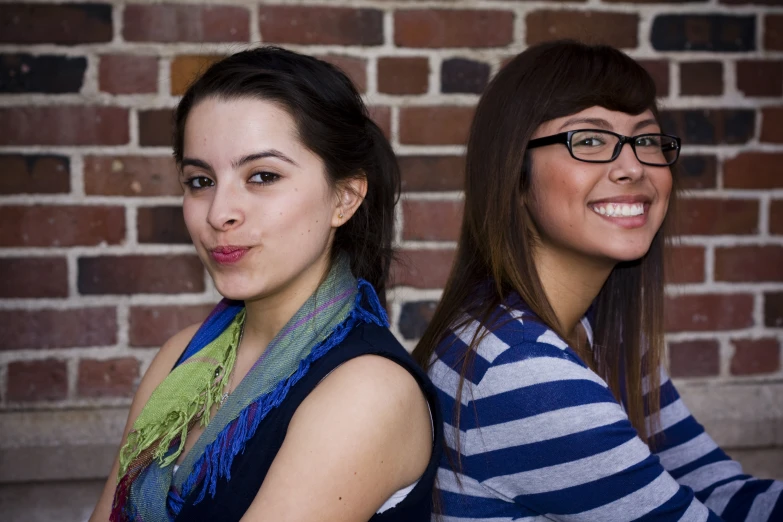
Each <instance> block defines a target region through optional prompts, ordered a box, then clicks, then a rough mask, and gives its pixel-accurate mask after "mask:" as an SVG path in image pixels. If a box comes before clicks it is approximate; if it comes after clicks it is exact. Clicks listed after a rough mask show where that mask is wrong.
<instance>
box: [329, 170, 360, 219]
mask: <svg viewBox="0 0 783 522" xmlns="http://www.w3.org/2000/svg"><path fill="white" fill-rule="evenodd" d="M366 195H367V176H364V175H360V176H355V177H352V178H349V179H346V180H341V181H340V182H339V183H338V184H337V204H336V206H335V209H334V214H333V215H332V226H333V227H335V228H336V227H339V226H341V225H343V224H345V223H346V222H347V221H348V220H349V219H351V216H353V214H354V213H355V212H356V210H357V209H358V208H359V206H360V205H361V204H362V201H364V197H365V196H366Z"/></svg>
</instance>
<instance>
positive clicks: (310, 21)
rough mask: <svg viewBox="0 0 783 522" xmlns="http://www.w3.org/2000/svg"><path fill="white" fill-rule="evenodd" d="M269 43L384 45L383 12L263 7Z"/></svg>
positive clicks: (263, 25) (262, 25) (263, 35)
mask: <svg viewBox="0 0 783 522" xmlns="http://www.w3.org/2000/svg"><path fill="white" fill-rule="evenodd" d="M258 22H259V27H260V28H261V38H263V40H264V41H265V42H274V43H288V44H300V45H365V46H370V45H381V44H383V12H382V11H380V10H378V9H353V8H349V7H326V6H284V5H262V6H261V7H260V9H259V14H258Z"/></svg>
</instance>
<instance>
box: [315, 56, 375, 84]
mask: <svg viewBox="0 0 783 522" xmlns="http://www.w3.org/2000/svg"><path fill="white" fill-rule="evenodd" d="M318 58H320V59H321V60H323V61H325V62H329V63H331V64H332V65H334V66H335V67H337V68H338V69H340V70H341V71H343V72H344V73H345V74H346V75H347V76H348V78H350V79H351V82H353V84H354V86H356V90H357V91H359V92H361V93H364V92H367V60H365V59H364V58H358V57H356V56H346V55H342V54H327V55H326V56H319V57H318Z"/></svg>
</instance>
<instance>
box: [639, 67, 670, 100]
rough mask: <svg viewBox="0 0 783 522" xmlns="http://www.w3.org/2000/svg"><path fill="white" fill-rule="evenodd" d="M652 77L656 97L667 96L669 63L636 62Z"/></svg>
mask: <svg viewBox="0 0 783 522" xmlns="http://www.w3.org/2000/svg"><path fill="white" fill-rule="evenodd" d="M637 61H638V62H639V65H641V66H642V67H644V69H645V70H646V71H647V72H648V73H649V74H650V76H652V79H653V81H654V82H655V92H656V94H657V95H658V96H668V95H669V62H668V61H667V60H637Z"/></svg>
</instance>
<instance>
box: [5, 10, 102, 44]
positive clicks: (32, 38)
mask: <svg viewBox="0 0 783 522" xmlns="http://www.w3.org/2000/svg"><path fill="white" fill-rule="evenodd" d="M0 28H2V30H0V43H12V44H44V43H52V44H58V45H78V44H88V43H99V42H110V41H111V40H112V33H113V27H112V6H111V5H107V4H37V3H36V4H30V3H11V4H4V5H3V7H2V9H0Z"/></svg>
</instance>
